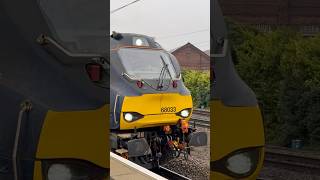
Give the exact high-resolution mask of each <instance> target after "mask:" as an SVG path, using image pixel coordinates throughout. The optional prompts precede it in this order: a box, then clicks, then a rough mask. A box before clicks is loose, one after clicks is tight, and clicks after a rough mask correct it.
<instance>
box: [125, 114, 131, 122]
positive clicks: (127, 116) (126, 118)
mask: <svg viewBox="0 0 320 180" xmlns="http://www.w3.org/2000/svg"><path fill="white" fill-rule="evenodd" d="M124 119H125V120H127V121H132V119H133V115H132V114H131V113H125V114H124Z"/></svg>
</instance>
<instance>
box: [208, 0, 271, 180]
mask: <svg viewBox="0 0 320 180" xmlns="http://www.w3.org/2000/svg"><path fill="white" fill-rule="evenodd" d="M211 26H212V29H211V52H210V53H211V56H210V57H211V71H212V73H211V77H212V78H211V81H212V83H211V95H212V96H211V103H210V105H211V134H210V152H211V156H210V175H211V179H248V180H251V179H256V178H257V177H258V175H259V172H260V170H261V168H262V166H263V160H264V151H265V137H264V126H263V118H262V114H261V111H260V108H259V104H258V101H257V98H256V96H255V94H254V92H253V91H252V90H251V89H250V88H249V87H248V86H247V85H246V83H245V82H244V81H243V80H242V79H241V78H240V76H239V75H238V74H237V72H236V70H235V67H234V64H233V60H232V56H231V49H230V44H231V42H230V41H229V39H228V34H227V27H226V24H225V22H224V19H223V16H222V11H221V8H220V6H219V3H218V1H217V0H214V1H212V2H211Z"/></svg>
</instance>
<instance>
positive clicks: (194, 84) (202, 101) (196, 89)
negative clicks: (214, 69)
mask: <svg viewBox="0 0 320 180" xmlns="http://www.w3.org/2000/svg"><path fill="white" fill-rule="evenodd" d="M182 77H183V79H184V84H185V86H186V87H187V88H188V89H189V90H190V92H191V95H192V100H193V107H195V108H200V107H204V108H206V107H208V105H209V101H210V73H209V72H208V71H194V70H184V71H183V72H182Z"/></svg>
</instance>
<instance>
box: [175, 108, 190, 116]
mask: <svg viewBox="0 0 320 180" xmlns="http://www.w3.org/2000/svg"><path fill="white" fill-rule="evenodd" d="M190 113H191V108H188V109H183V110H182V111H180V112H178V113H177V115H178V116H181V117H183V118H187V117H189V116H190Z"/></svg>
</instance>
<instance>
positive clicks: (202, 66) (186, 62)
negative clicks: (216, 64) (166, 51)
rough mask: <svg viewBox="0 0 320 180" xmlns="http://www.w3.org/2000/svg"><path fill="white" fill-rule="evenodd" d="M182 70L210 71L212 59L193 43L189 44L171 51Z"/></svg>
mask: <svg viewBox="0 0 320 180" xmlns="http://www.w3.org/2000/svg"><path fill="white" fill-rule="evenodd" d="M171 53H172V54H173V55H174V56H175V57H176V58H177V60H178V61H179V64H180V65H181V67H182V69H192V70H209V69H210V57H209V55H208V54H206V53H204V52H203V51H201V50H200V49H199V48H197V47H195V46H194V45H192V44H191V43H187V44H185V45H183V46H181V47H179V48H177V49H174V50H173V51H171Z"/></svg>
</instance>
